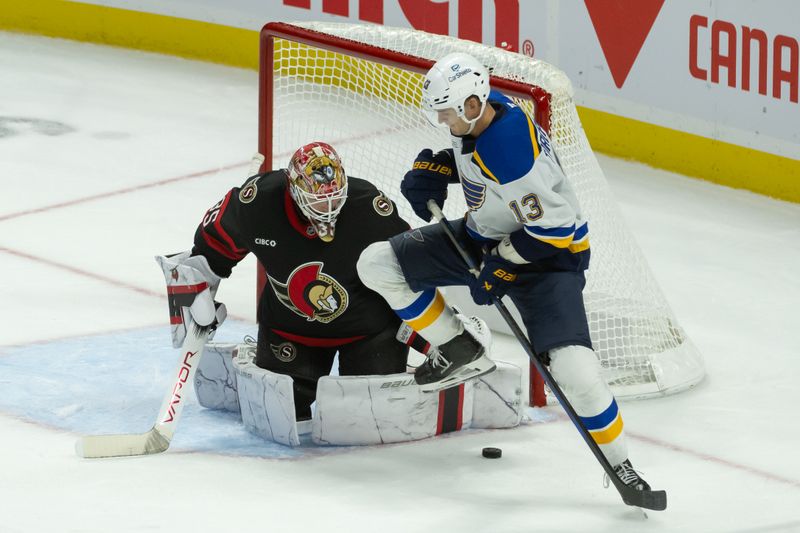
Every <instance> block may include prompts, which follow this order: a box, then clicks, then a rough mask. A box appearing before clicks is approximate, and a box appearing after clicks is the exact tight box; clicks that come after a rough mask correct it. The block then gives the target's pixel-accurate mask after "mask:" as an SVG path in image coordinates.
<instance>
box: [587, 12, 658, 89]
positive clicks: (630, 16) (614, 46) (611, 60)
mask: <svg viewBox="0 0 800 533" xmlns="http://www.w3.org/2000/svg"><path fill="white" fill-rule="evenodd" d="M584 1H585V3H586V8H587V9H588V10H589V17H590V18H591V19H592V24H593V25H594V31H595V33H597V39H598V40H599V41H600V47H601V48H602V49H603V55H604V56H605V57H606V63H608V68H609V69H610V70H611V76H612V77H613V78H614V83H615V84H616V85H617V88H622V85H623V84H624V83H625V80H626V79H627V77H628V73H629V72H630V71H631V67H633V63H634V62H635V61H636V57H637V56H638V55H639V51H640V50H641V49H642V45H644V42H645V40H646V39H647V35H648V34H649V33H650V29H651V28H652V27H653V23H654V22H655V20H656V17H657V16H658V13H659V11H661V6H663V5H664V0H628V1H627V2H619V1H612V0H584Z"/></svg>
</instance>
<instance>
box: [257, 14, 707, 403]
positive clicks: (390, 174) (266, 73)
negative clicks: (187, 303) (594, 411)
mask: <svg viewBox="0 0 800 533" xmlns="http://www.w3.org/2000/svg"><path fill="white" fill-rule="evenodd" d="M456 51H461V52H466V53H468V54H471V55H472V56H474V57H476V58H477V59H479V60H480V61H482V62H483V63H484V64H485V65H487V66H488V67H489V68H490V69H491V72H492V81H491V84H492V87H493V88H494V89H498V90H500V91H501V92H503V93H505V94H506V95H507V96H509V97H511V98H513V100H514V101H515V102H516V103H517V104H518V105H520V106H521V107H522V108H524V109H525V110H527V111H528V112H529V113H530V114H531V115H532V116H533V117H534V118H535V119H536V121H537V122H538V123H539V124H540V125H541V126H542V127H543V128H544V129H545V130H546V131H548V133H549V134H550V138H551V141H552V144H553V146H554V147H555V149H556V151H557V152H558V155H559V158H560V160H561V163H562V165H563V167H564V171H565V172H566V174H567V177H568V179H569V180H570V182H571V184H572V186H573V187H574V189H575V192H576V194H577V196H578V199H579V201H580V202H581V206H582V208H583V210H584V211H585V213H586V215H587V217H588V220H589V228H590V232H589V238H590V242H591V249H592V260H591V266H590V268H589V270H588V272H587V284H586V288H585V290H584V299H585V303H586V313H587V317H588V320H589V327H590V332H591V336H592V342H593V344H594V348H595V352H596V353H597V356H598V357H599V359H600V363H601V365H602V368H603V371H604V373H605V378H606V380H607V381H608V383H609V385H610V386H611V388H612V390H613V392H614V394H615V395H616V396H617V397H619V398H642V397H648V396H659V395H664V394H669V393H672V392H677V391H680V390H683V389H686V388H688V387H691V386H692V385H694V384H696V383H698V382H699V381H700V380H702V378H703V374H704V369H703V362H702V358H701V356H700V354H699V353H698V351H697V350H696V349H695V347H694V346H693V345H692V343H691V342H690V340H689V339H688V338H687V336H686V334H685V333H684V331H683V330H682V329H681V328H680V326H679V325H678V323H677V321H676V320H675V317H674V316H673V314H672V311H671V310H670V308H669V306H668V304H667V302H666V299H665V298H664V296H663V294H662V293H661V291H660V289H659V287H658V285H657V284H656V282H655V280H654V278H653V275H652V273H651V272H650V269H649V267H648V266H647V263H646V261H645V259H644V257H643V255H642V253H641V251H640V250H639V248H638V246H637V245H636V243H635V241H634V239H633V236H632V235H631V234H630V232H629V231H628V229H627V228H626V227H625V225H624V223H623V222H622V216H621V214H620V213H619V210H618V208H617V207H616V204H615V202H614V200H613V198H612V195H611V192H610V190H609V187H608V183H607V182H606V179H605V176H604V175H603V172H602V170H601V169H600V166H599V165H598V163H597V160H596V159H595V156H594V153H593V152H592V150H591V148H590V146H589V143H588V140H587V139H586V135H585V134H584V132H583V128H582V126H581V123H580V120H579V118H578V114H577V110H576V109H575V104H574V102H573V100H572V87H571V84H570V82H569V79H568V78H567V77H566V75H565V74H564V73H563V72H561V71H560V70H559V69H557V68H556V67H554V66H552V65H550V64H548V63H546V62H544V61H540V60H536V59H533V58H529V57H527V56H523V55H520V54H516V53H511V52H507V51H505V50H501V49H498V48H494V47H490V46H485V45H482V44H479V43H474V42H471V41H463V40H460V39H456V38H453V37H448V36H441V35H434V34H430V33H426V32H421V31H416V30H411V29H404V28H389V27H385V26H376V25H365V24H342V23H320V22H310V23H296V24H286V23H277V22H276V23H270V24H267V25H266V26H264V28H263V29H262V31H261V58H260V77H259V84H260V95H259V152H260V153H262V154H264V156H265V163H264V167H263V168H265V169H272V168H281V167H283V166H285V164H286V161H288V159H289V157H290V156H291V154H292V153H293V152H294V150H295V149H297V147H298V146H302V145H303V144H306V143H308V142H311V141H325V142H328V143H331V144H332V145H333V146H334V147H335V148H336V150H337V151H338V152H339V154H340V155H341V156H342V159H343V161H344V165H345V169H346V171H347V173H348V175H351V176H358V177H362V178H366V179H368V180H370V181H372V182H373V183H374V184H375V185H376V186H377V187H378V188H379V189H381V190H382V191H383V192H384V193H386V194H387V195H388V196H389V197H391V198H392V199H393V200H394V201H395V203H396V204H397V207H398V209H399V210H400V214H401V216H402V217H403V218H404V219H405V220H407V221H408V222H409V223H411V225H412V226H419V225H421V224H422V223H423V222H422V221H421V220H420V219H418V218H417V217H416V216H415V215H414V213H413V211H412V210H411V208H410V207H409V206H408V204H407V202H406V201H405V199H404V198H403V197H402V196H401V194H400V181H401V180H402V177H403V175H404V174H405V172H406V171H407V170H408V168H410V165H411V163H412V162H413V161H414V159H415V157H416V155H417V153H418V152H419V151H420V150H421V149H423V148H432V149H433V150H434V151H436V150H438V149H441V148H447V147H450V141H449V135H448V134H447V132H446V131H445V130H441V129H439V128H434V127H432V126H431V125H430V124H429V123H428V122H427V121H426V119H425V118H424V116H423V114H422V113H421V112H420V109H419V105H420V97H421V85H422V78H423V75H424V73H425V72H427V70H428V69H429V68H430V67H431V66H432V65H433V63H434V61H435V60H436V59H438V58H439V57H442V56H444V55H445V54H448V53H451V52H456ZM465 211H466V203H465V201H464V198H463V193H462V192H461V189H460V186H459V185H458V184H456V185H452V186H451V188H450V191H449V195H448V200H447V202H446V203H445V209H444V212H445V215H446V216H447V218H450V219H453V218H460V217H461V216H463V214H464V212H465ZM259 277H260V285H261V283H263V271H261V272H260V274H259ZM259 290H260V287H259ZM534 374H535V371H532V379H531V393H530V399H531V404H532V405H543V404H544V403H545V401H546V400H545V390H544V386H543V383H542V381H541V379H540V378H539V379H537V378H538V376H535V375H534Z"/></svg>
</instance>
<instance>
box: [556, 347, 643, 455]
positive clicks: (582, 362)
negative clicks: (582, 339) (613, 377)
mask: <svg viewBox="0 0 800 533" xmlns="http://www.w3.org/2000/svg"><path fill="white" fill-rule="evenodd" d="M550 371H551V372H552V374H553V378H555V380H556V382H557V383H558V385H559V386H560V387H561V389H562V390H563V391H564V394H565V395H566V396H567V399H568V400H569V402H570V403H571V404H572V407H574V408H575V412H576V413H577V414H578V416H580V417H581V420H582V421H583V423H584V425H585V426H586V429H588V430H589V433H590V434H591V435H592V438H593V439H594V441H595V442H596V443H597V444H598V445H599V446H600V449H601V450H602V451H603V454H605V456H606V458H607V459H608V462H609V463H611V465H612V466H616V465H618V464H620V463H621V462H622V461H624V460H625V459H627V458H628V446H627V443H626V441H625V432H624V430H623V423H622V414H621V413H620V412H619V408H618V407H617V401H616V400H615V399H614V395H613V394H612V393H611V389H609V388H608V385H607V384H606V382H605V381H604V380H603V377H602V375H601V372H600V363H599V362H598V360H597V356H596V355H595V353H594V351H592V350H590V349H589V348H586V347H585V346H563V347H559V348H554V349H552V350H550Z"/></svg>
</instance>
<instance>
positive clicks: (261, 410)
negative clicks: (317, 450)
mask: <svg viewBox="0 0 800 533" xmlns="http://www.w3.org/2000/svg"><path fill="white" fill-rule="evenodd" d="M233 367H234V372H235V374H236V384H237V388H238V394H239V406H240V409H241V414H242V423H243V424H244V426H245V428H247V430H248V431H249V432H250V433H253V434H254V435H258V436H259V437H261V438H263V439H266V440H269V441H273V442H277V443H279V444H283V445H286V446H299V445H300V436H299V432H298V428H297V421H296V420H295V409H294V389H293V381H292V378H291V377H289V376H285V375H283V374H276V373H275V372H270V371H269V370H265V369H263V368H259V367H257V366H256V365H255V363H254V362H253V356H252V355H251V353H250V352H248V353H247V354H245V355H244V356H240V357H237V358H236V359H235V360H234V361H233Z"/></svg>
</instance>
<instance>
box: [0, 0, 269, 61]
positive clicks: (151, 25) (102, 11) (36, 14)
mask: <svg viewBox="0 0 800 533" xmlns="http://www.w3.org/2000/svg"><path fill="white" fill-rule="evenodd" d="M0 29H2V30H10V31H17V32H23V33H33V34H38V35H45V36H48V37H62V38H65V39H73V40H76V41H86V42H93V43H101V44H109V45H113V46H123V47H125V48H134V49H137V50H146V51H149V52H160V53H164V54H171V55H176V56H181V57H186V58H190V59H199V60H202V61H210V62H214V63H222V64H225V65H232V66H236V67H245V68H250V69H254V70H255V69H258V32H257V31H253V30H244V29H241V28H232V27H230V26H223V25H220V24H212V23H210V22H200V21H196V20H187V19H181V18H176V17H168V16H165V15H156V14H152V13H143V12H140V11H131V10H128V9H118V8H113V7H105V6H97V5H93V4H82V3H79V2H67V1H64V0H0Z"/></svg>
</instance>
